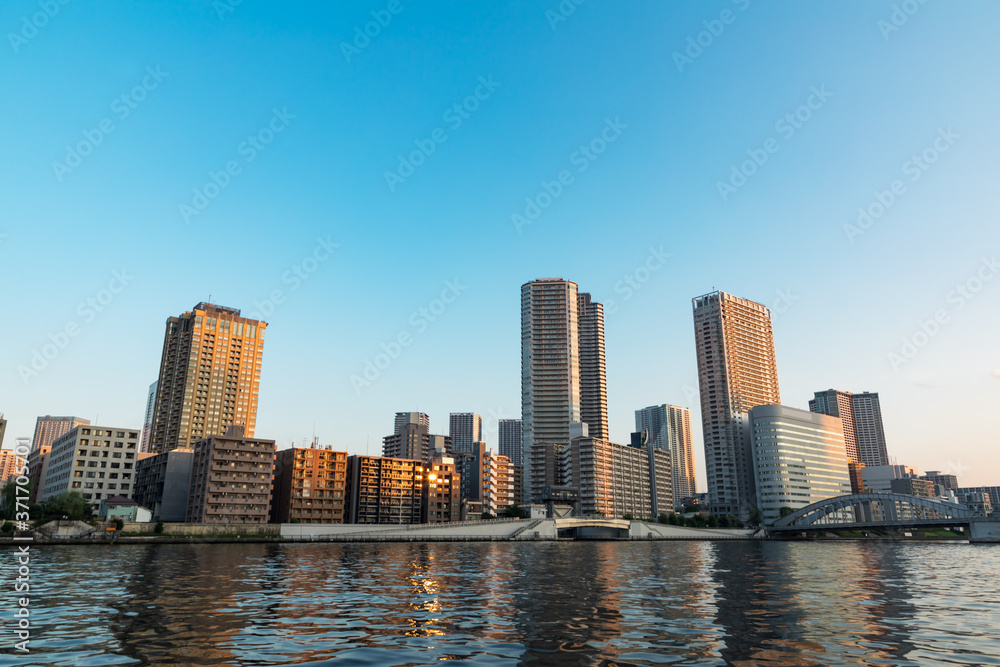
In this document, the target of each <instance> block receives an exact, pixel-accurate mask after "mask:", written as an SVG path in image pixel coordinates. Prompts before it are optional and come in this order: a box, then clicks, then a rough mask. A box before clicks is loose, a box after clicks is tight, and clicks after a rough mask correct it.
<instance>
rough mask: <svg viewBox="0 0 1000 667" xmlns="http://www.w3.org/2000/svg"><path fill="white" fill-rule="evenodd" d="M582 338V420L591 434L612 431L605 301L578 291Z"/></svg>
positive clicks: (604, 434)
mask: <svg viewBox="0 0 1000 667" xmlns="http://www.w3.org/2000/svg"><path fill="white" fill-rule="evenodd" d="M577 322H578V326H579V338H580V421H582V422H584V423H585V424H587V427H588V429H589V435H590V437H591V438H598V439H606V438H608V437H609V435H608V379H607V372H606V368H605V364H604V305H603V304H600V303H597V302H596V301H593V300H592V299H591V298H590V294H587V293H586V292H581V293H580V294H578V295H577Z"/></svg>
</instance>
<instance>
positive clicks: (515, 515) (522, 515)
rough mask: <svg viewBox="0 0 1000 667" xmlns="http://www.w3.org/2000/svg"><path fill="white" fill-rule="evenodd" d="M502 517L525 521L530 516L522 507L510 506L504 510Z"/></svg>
mask: <svg viewBox="0 0 1000 667" xmlns="http://www.w3.org/2000/svg"><path fill="white" fill-rule="evenodd" d="M502 516H503V517H504V518H506V519H527V518H528V517H529V516H530V515H529V514H528V510H526V509H524V508H523V507H520V506H518V505H511V506H510V507H507V508H504V511H503V515H502Z"/></svg>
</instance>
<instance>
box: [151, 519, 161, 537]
mask: <svg viewBox="0 0 1000 667" xmlns="http://www.w3.org/2000/svg"><path fill="white" fill-rule="evenodd" d="M153 532H154V533H156V534H157V535H162V534H163V522H162V521H157V522H156V526H154V527H153Z"/></svg>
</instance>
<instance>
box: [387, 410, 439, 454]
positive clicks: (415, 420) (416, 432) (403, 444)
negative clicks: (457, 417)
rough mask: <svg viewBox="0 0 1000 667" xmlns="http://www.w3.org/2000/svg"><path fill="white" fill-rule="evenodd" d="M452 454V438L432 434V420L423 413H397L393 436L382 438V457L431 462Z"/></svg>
mask: <svg viewBox="0 0 1000 667" xmlns="http://www.w3.org/2000/svg"><path fill="white" fill-rule="evenodd" d="M450 454H451V438H450V437H448V436H446V435H433V434H431V433H430V418H429V417H428V416H427V415H426V414H424V413H422V412H397V413H396V418H395V421H394V426H393V434H392V435H387V436H385V437H384V438H382V456H384V457H387V458H395V459H417V460H419V461H424V462H426V461H429V460H430V459H431V457H432V456H448V455H450Z"/></svg>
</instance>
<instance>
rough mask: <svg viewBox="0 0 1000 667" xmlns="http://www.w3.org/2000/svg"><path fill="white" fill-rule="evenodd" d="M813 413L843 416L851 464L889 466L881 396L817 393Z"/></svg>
mask: <svg viewBox="0 0 1000 667" xmlns="http://www.w3.org/2000/svg"><path fill="white" fill-rule="evenodd" d="M809 410H810V412H818V413H820V414H824V415H830V416H832V417H840V420H841V422H842V423H843V426H844V441H845V443H846V446H847V458H848V460H849V461H852V462H858V461H860V462H862V463H864V464H865V465H866V466H869V467H871V466H885V465H889V454H888V453H887V451H886V447H885V431H884V430H883V428H882V410H881V408H880V407H879V400H878V394H871V393H868V392H864V393H861V394H852V393H851V392H849V391H840V390H837V389H827V390H826V391H817V392H815V398H813V399H811V400H810V401H809Z"/></svg>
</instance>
